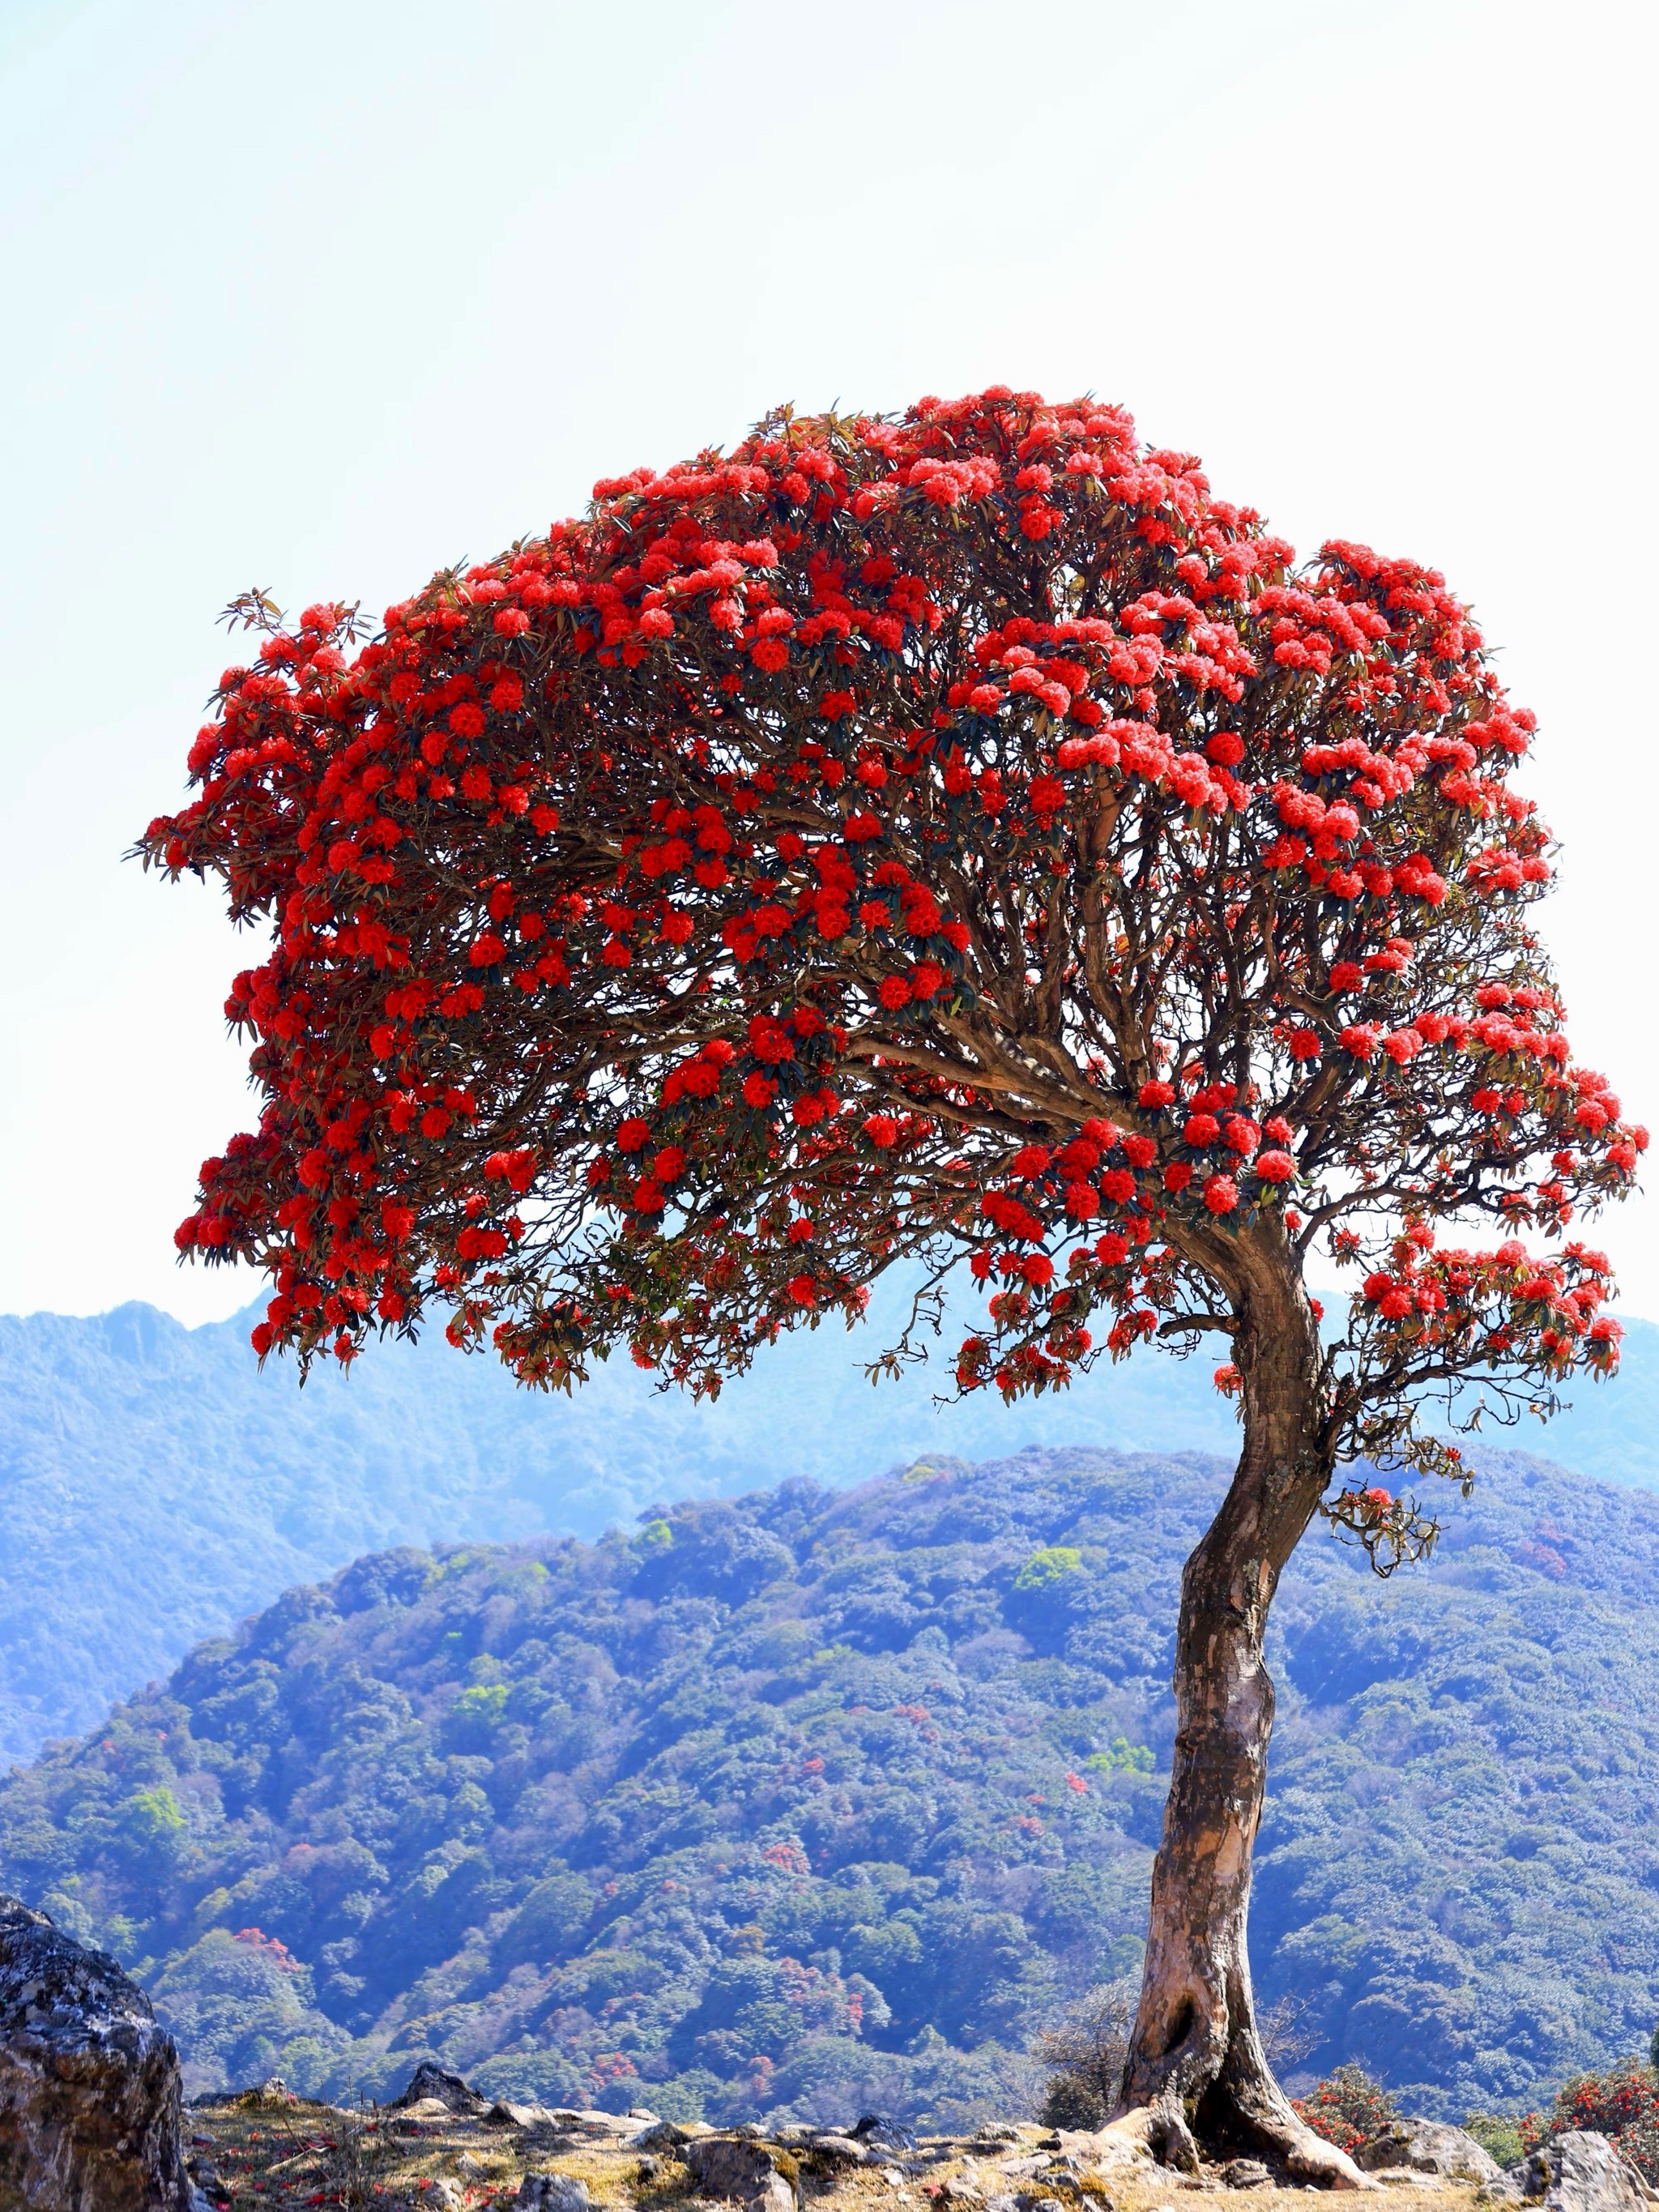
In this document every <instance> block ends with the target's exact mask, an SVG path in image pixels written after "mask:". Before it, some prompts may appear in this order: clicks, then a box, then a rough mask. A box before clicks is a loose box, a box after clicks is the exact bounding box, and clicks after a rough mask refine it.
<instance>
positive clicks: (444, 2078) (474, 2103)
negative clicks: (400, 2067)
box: [388, 2058, 489, 2117]
mask: <svg viewBox="0 0 1659 2212" xmlns="http://www.w3.org/2000/svg"><path fill="white" fill-rule="evenodd" d="M428 2097H435V2098H436V2100H437V2101H438V2102H439V2104H441V2106H443V2107H444V2109H445V2111H446V2112H461V2113H465V2114H466V2115H468V2116H469V2117H476V2115H477V2114H478V2113H480V2112H488V2111H489V2098H488V2097H481V2096H480V2095H479V2094H478V2092H477V2090H476V2089H475V2088H474V2087H472V2084H471V2082H470V2081H462V2079H461V2077H460V2075H459V2074H450V2073H447V2072H446V2071H445V2070H444V2069H443V2068H442V2067H441V2066H435V2065H434V2064H433V2063H432V2061H431V2060H430V2059H429V2058H426V2059H422V2062H421V2063H420V2064H419V2065H418V2066H417V2067H416V2069H415V2071H414V2072H413V2073H412V2074H411V2075H410V2077H409V2081H408V2083H407V2085H406V2086H405V2087H404V2093H403V2094H402V2096H400V2097H394V2098H393V2099H392V2103H391V2105H390V2106H389V2107H388V2109H389V2110H390V2111H392V2112H403V2111H404V2110H406V2109H407V2107H408V2106H410V2105H418V2104H421V2103H422V2102H423V2101H424V2100H426V2099H427V2098H428Z"/></svg>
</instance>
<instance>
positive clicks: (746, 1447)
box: [0, 1285, 1659, 1769]
mask: <svg viewBox="0 0 1659 2212" xmlns="http://www.w3.org/2000/svg"><path fill="white" fill-rule="evenodd" d="M901 1297H902V1286H898V1285H886V1286H884V1288H883V1289H882V1290H881V1291H879V1292H878V1304H877V1310H876V1311H875V1313H874V1314H873V1315H872V1324H871V1326H870V1327H869V1328H866V1329H865V1330H862V1331H860V1332H859V1333H858V1334H855V1335H853V1336H848V1335H847V1334H843V1333H842V1331H841V1329H840V1328H824V1329H822V1330H819V1331H817V1332H816V1333H806V1334H800V1335H798V1336H796V1337H793V1338H790V1339H787V1340H784V1341H783V1342H781V1343H780V1344H779V1345H778V1346H775V1348H774V1349H773V1350H772V1351H770V1352H769V1353H768V1355H767V1357H766V1358H765V1360H764V1361H763V1363H762V1364H761V1366H760V1367H759V1368H758V1369H757V1371H756V1372H755V1373H754V1374H752V1375H750V1376H746V1377H744V1378H742V1379H740V1380H738V1382H736V1383H732V1385H731V1386H729V1388H728V1389H727V1390H726V1392H725V1393H724V1394H723V1395H722V1396H721V1399H720V1402H719V1404H718V1405H716V1406H714V1407H694V1406H693V1405H691V1404H690V1401H687V1400H686V1399H684V1397H682V1396H680V1395H678V1394H675V1395H660V1394H659V1393H657V1392H656V1391H655V1390H654V1389H653V1382H652V1378H651V1377H650V1376H645V1375H641V1373H640V1372H639V1371H638V1370H635V1369H634V1368H633V1367H631V1366H628V1365H626V1364H622V1363H616V1364H612V1365H611V1366H610V1367H605V1368H601V1369H600V1370H599V1371H598V1372H597V1373H596V1375H595V1376H594V1378H593V1380H592V1382H591V1383H588V1384H587V1385H586V1387H585V1388H584V1389H582V1390H580V1391H579V1392H578V1393H577V1394H576V1395H575V1396H574V1398H573V1399H569V1400H566V1399H563V1398H552V1399H549V1398H546V1397H543V1396H541V1395H538V1394H535V1393H528V1392H524V1391H521V1390H518V1389H515V1388H514V1386H513V1383H512V1381H511V1379H510V1377H509V1376H507V1374H506V1373H505V1371H504V1370H502V1369H501V1367H500V1366H498V1365H497V1364H495V1362H494V1361H493V1360H489V1359H486V1358H476V1359H464V1358H460V1357H459V1355H458V1354H456V1353H454V1352H452V1351H451V1350H450V1349H449V1348H448V1346H446V1345H444V1344H443V1343H442V1342H441V1340H439V1341H435V1342H426V1343H422V1345H421V1346H419V1347H418V1348H415V1349H411V1348H410V1347H409V1346H403V1345H398V1344H396V1343H391V1344H386V1345H383V1346H377V1347H376V1348H375V1349H374V1352H372V1353H371V1354H370V1355H369V1356H368V1358H364V1359H362V1360H361V1361H360V1362H358V1364H357V1365H356V1369H355V1370H353V1371H352V1373H351V1374H350V1376H349V1377H348V1376H340V1375H337V1374H335V1373H332V1372H319V1373H318V1374H316V1375H315V1376H313V1378H312V1380H311V1381H310V1382H309V1383H307V1386H306V1387H305V1389H303V1390H301V1389H299V1388H298V1387H297V1385H296V1383H295V1376H294V1373H293V1370H292V1369H291V1368H289V1367H288V1366H285V1365H283V1364H278V1363H275V1362H273V1363H272V1364H270V1366H269V1367H267V1368H266V1369H265V1370H264V1372H263V1373H262V1372H261V1371H260V1370H258V1367H257V1366H256V1364H255V1363H254V1361H253V1358H252V1354H251V1353H250V1352H249V1350H248V1346H247V1333H246V1322H247V1316H241V1317H240V1318H239V1319H237V1320H235V1321H231V1322H223V1323H220V1324H216V1325H214V1326H211V1327H208V1328H197V1329H185V1328H182V1327H181V1326H180V1325H179V1323H178V1322H174V1321H173V1320H171V1319H170V1318H169V1317H168V1316H167V1315H165V1314H161V1313H159V1312H157V1311H156V1310H155V1308H154V1307H150V1306H143V1305H128V1306H122V1307H119V1308H118V1309H117V1310H115V1311H114V1312H112V1313H109V1314H106V1315H103V1316H99V1317H97V1318H95V1319H90V1320H76V1319H67V1318H64V1316H54V1315H46V1314H36V1315H33V1316H29V1317H28V1318H27V1319H18V1318H15V1317H0V1769H3V1767H4V1765H6V1763H7V1762H8V1761H9V1760H11V1759H25V1758H28V1757H30V1756H32V1755H33V1753H34V1752H35V1750H36V1749H38V1747H40V1744H41V1742H42V1741H45V1740H46V1738H47V1737H50V1736H52V1735H60V1734H63V1733H65V1732H67V1731H70V1730H75V1729H86V1728H89V1727H91V1726H93V1725H94V1723H95V1722H96V1721H97V1720H98V1718H99V1717H100V1715H101V1714H102V1713H103V1712H104V1711H106V1709H107V1707H108V1705H110V1703H111V1702H112V1700H113V1699H116V1698H118V1697H120V1696H123V1695H125V1694H126V1693H127V1692H129V1691H131V1689H132V1688H133V1687H135V1686H137V1685H138V1684H140V1683H142V1682H143V1681H145V1680H149V1679H150V1678H153V1677H155V1676H159V1675H161V1674H165V1673H166V1672H167V1669H168V1668H171V1667H173V1666H174V1665H176V1663H177V1662H178V1661H179V1659H180V1658H181V1657H182V1656H183V1655H184V1653H185V1651H186V1650H189V1648H190V1646H191V1644H193V1643H195V1642H196V1641H197V1638H200V1637H202V1636H204V1635H207V1634H210V1633H214V1632H218V1631H221V1630H222V1629H224V1628H226V1627H228V1626H230V1625H231V1624H232V1623H233V1622H234V1621H235V1620H238V1619H240V1617H241V1616H242V1615H243V1614H245V1613H249V1612H252V1611H254V1610H257V1609H258V1607H262V1606H264V1605H266V1604H268V1603H270V1601H271V1600H272V1599H273V1598H274V1597H275V1596H276V1595H277V1594H278V1593H279V1592H280V1591H281V1590H283V1589H285V1588H287V1587H288V1586H289V1585H290V1584H293V1583H299V1582H307V1581H312V1580H314V1579H316V1578H318V1577H323V1576H326V1575H329V1574H331V1573H332V1572H334V1571H335V1570H336V1569H337V1568H338V1567H340V1566H342V1565H344V1564H345V1563H346V1562H347V1561H348V1560H349V1559H353V1558H355V1557H356V1556H357V1555H358V1554H360V1553H363V1552H366V1551H369V1550H373V1549H376V1548H379V1547H385V1546H387V1545H396V1544H402V1543H412V1544H416V1545H423V1544H426V1543H428V1542H431V1541H454V1540H458V1539H465V1540H471V1539H489V1540H495V1541H503V1540H511V1539H514V1538H520V1537H526V1536H529V1535H532V1534H535V1533H537V1532H538V1531H541V1530H546V1529H551V1530H554V1531H556V1532H558V1533H562V1534H575V1535H580V1536H586V1537H594V1536H597V1535H599V1534H600V1532H601V1531H602V1530H603V1529H604V1528H605V1526H606V1525H607V1523H609V1522H612V1521H619V1522H624V1523H626V1522H631V1521H632V1519H633V1517H634V1516H635V1513H637V1511H638V1510H640V1508H641V1506H643V1505H644V1504H647V1502H648V1501H649V1500H651V1499H653V1498H658V1499H660V1498H681V1497H685V1496H688V1495H692V1494H704V1495H707V1494H708V1493H710V1492H727V1493H729V1492H734V1491H740V1490H744V1489H749V1488H753V1487H755V1486H757V1485H760V1484H764V1483H775V1482H777V1481H780V1480H785V1479H787V1478H788V1477H791V1476H797V1475H799V1476H808V1477H811V1479H813V1480H817V1481H820V1482H827V1483H830V1484H841V1483H847V1482H851V1481H854V1480H858V1479H860V1477H863V1476H866V1475H867V1474H871V1473H872V1472H873V1471H875V1470H878V1469H879V1468H884V1467H891V1466H896V1465H901V1464H904V1463H907V1462H909V1461H911V1460H913V1459H915V1457H916V1456H917V1455H921V1454H925V1453H934V1454H937V1453H939V1452H951V1453H955V1454H957V1455H963V1456H966V1457H969V1458H975V1459H978V1458H987V1457H992V1456H997V1457H1001V1456H1006V1455H1007V1454H1009V1453H1010V1452H1012V1451H1016V1450H1019V1449H1024V1448H1025V1447H1027V1446H1031V1445H1046V1446H1058V1445H1072V1446H1087V1447H1091V1448H1096V1447H1109V1448H1115V1449H1120V1450H1122V1449H1129V1450H1142V1451H1170V1450H1176V1451H1178V1450H1183V1449H1184V1450H1210V1451H1215V1452H1218V1453H1220V1454H1223V1455H1225V1454H1227V1453H1229V1452H1231V1450H1232V1449H1234V1443H1235V1439H1236V1437H1237V1430H1236V1427H1235V1425H1234V1421H1233V1416H1232V1413H1231V1409H1230V1408H1229V1407H1228V1406H1227V1405H1226V1404H1225V1402H1224V1401H1221V1400H1220V1399H1219V1398H1218V1396H1217V1395H1216V1394H1215V1392H1214V1390H1213V1389H1212V1387H1211V1383H1210V1369H1211V1364H1212V1363H1209V1362H1206V1361H1203V1360H1194V1361H1190V1362H1187V1363H1184V1364H1183V1363H1179V1362H1176V1361H1172V1360H1170V1359H1167V1358H1158V1357H1156V1356H1153V1355H1150V1354H1149V1355H1146V1356H1143V1357H1139V1358H1135V1359H1134V1360H1132V1361H1131V1362H1129V1363H1128V1364H1127V1365H1126V1366H1121V1367H1112V1368H1103V1369H1101V1370H1097V1372H1096V1373H1095V1374H1094V1375H1092V1376H1089V1377H1088V1378H1086V1380H1085V1381H1084V1382H1082V1383H1079V1385H1078V1386H1077V1387H1076V1388H1075V1389H1073V1390H1071V1391H1069V1392H1065V1393H1061V1394H1060V1395H1056V1396H1055V1397H1054V1398H1052V1399H1049V1400H1047V1401H1042V1402H1040V1403H1035V1404H1033V1403H1027V1404H1024V1405H1021V1406H1018V1407H1013V1408H1012V1409H1011V1408H1008V1407H1004V1406H1003V1405H1002V1404H1001V1403H1000V1401H998V1400H996V1399H995V1397H994V1394H991V1393H987V1394H985V1395H984V1396H983V1397H982V1398H981V1399H980V1400H978V1401H970V1402H969V1403H967V1404H963V1405H958V1406H951V1407H944V1408H940V1407H938V1406H936V1405H935V1404H934V1402H933V1392H934V1391H935V1390H936V1389H939V1388H941V1387H942V1386H943V1377H942V1375H941V1373H940V1372H939V1370H933V1369H929V1370H922V1371H921V1372H913V1373H911V1374H908V1375H907V1376H905V1377H904V1378H903V1380H902V1382H900V1383H897V1384H886V1383H884V1384H883V1385H882V1386H881V1387H880V1388H879V1389H873V1390H872V1389H871V1388H870V1387H869V1386H868V1384H867V1383H866V1381H865V1379H864V1376H863V1372H862V1370H861V1367H860V1360H861V1359H863V1358H867V1357H869V1356H871V1354H872V1352H874V1351H875V1350H876V1349H878V1346H879V1344H880V1343H882V1342H884V1341H886V1338H885V1336H884V1334H883V1330H884V1328H885V1327H886V1325H887V1323H888V1322H890V1321H891V1320H892V1318H893V1314H894V1310H895V1309H896V1305H897V1304H898V1302H899V1301H900V1299H901ZM947 1341H950V1339H948V1338H947ZM1656 1401H1659V1329H1656V1328H1653V1327H1652V1326H1651V1325H1650V1324H1648V1323H1645V1322H1632V1323H1631V1324H1630V1325H1629V1334H1628V1336H1627V1338H1626V1360H1625V1370H1624V1372H1623V1374H1622V1375H1621V1376H1620V1377H1619V1379H1618V1380H1617V1381H1615V1382H1614V1383H1612V1384H1610V1385H1608V1386H1606V1387H1604V1388H1600V1389H1596V1388H1592V1387H1590V1386H1589V1385H1584V1386H1583V1387H1582V1388H1580V1389H1578V1390H1577V1394H1576V1402H1575V1404H1574V1406H1573V1408H1572V1410H1571V1412H1570V1413H1565V1414H1563V1415H1562V1416H1560V1417H1559V1419H1557V1420H1556V1421H1555V1422H1554V1423H1553V1424H1552V1425H1551V1427H1550V1428H1549V1429H1548V1431H1544V1430H1541V1429H1538V1428H1536V1427H1534V1426H1533V1425H1528V1429H1527V1430H1526V1431H1522V1433H1521V1436H1520V1438H1519V1439H1518V1440H1520V1441H1523V1442H1526V1443H1528V1444H1530V1445H1531V1446H1532V1447H1533V1448H1534V1449H1546V1448H1547V1449H1548V1450H1549V1452H1550V1453H1551V1455H1552V1456H1553V1458H1555V1459H1556V1460H1558V1461H1559V1462H1563V1463H1565V1464H1567V1465H1570V1466H1573V1467H1576V1468H1581V1469H1582V1470H1583V1471H1584V1472H1585V1473H1588V1474H1600V1475H1602V1476H1604V1477H1607V1479H1609V1480H1620V1481H1629V1482H1633V1483H1642V1484H1647V1485H1649V1486H1656V1485H1659V1403H1656Z"/></svg>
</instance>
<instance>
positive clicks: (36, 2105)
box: [0, 1896, 201, 2212]
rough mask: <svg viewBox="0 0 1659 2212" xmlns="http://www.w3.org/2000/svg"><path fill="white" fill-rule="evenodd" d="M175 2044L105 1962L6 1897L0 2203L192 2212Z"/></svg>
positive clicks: (0, 1991)
mask: <svg viewBox="0 0 1659 2212" xmlns="http://www.w3.org/2000/svg"><path fill="white" fill-rule="evenodd" d="M183 2108H184V2095H183V2087H182V2084H181V2081H180V2078H179V2053H178V2051H176V2050H175V2049H174V2047H173V2039H172V2037H171V2036H170V2035H168V2034H167V2033H166V2031H165V2030H164V2029H162V2028H161V2027H157V2026H156V2023H155V2014H154V2012H153V2011H152V2010H151V2009H150V2002H149V1998H148V1997H147V1996H145V1995H144V1993H143V1990H141V1989H140V1988H139V1987H138V1986H137V1984H136V1983H134V1982H131V1981H129V1980H128V1978H127V1977H126V1976H125V1974H124V1973H123V1972H122V1971H121V1969H120V1967H119V1966H118V1964H117V1963H116V1961H115V1960H113V1959H112V1958H111V1957H110V1956H109V1954H107V1952H104V1951H90V1950H88V1949H86V1948H84V1947H83V1946H82V1944H79V1943H77V1942H75V1940H74V1938H73V1937H72V1936H65V1935H64V1933H63V1932H62V1930H61V1929H58V1928H55V1927H54V1926H53V1925H52V1922H51V1921H50V1920H48V1919H47V1917H46V1914H45V1913H44V1912H31V1911H29V1909H28V1907H27V1905H23V1904H21V1903H20V1902H19V1901H18V1899H16V1898H15V1897H3V1896H0V2204H15V2205H17V2206H19V2207H20V2208H21V2207H27V2212H191V2208H192V2206H194V2205H197V2204H199V2203H200V2202H201V2200H200V2199H199V2198H198V2197H197V2196H196V2192H195V2191H194V2190H193V2189H192V2187H191V2182H190V2179H189V2177H188V2176H187V2175H186V2173H185V2160H184V2142H183V2124H182V2120H183Z"/></svg>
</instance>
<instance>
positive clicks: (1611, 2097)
mask: <svg viewBox="0 0 1659 2212" xmlns="http://www.w3.org/2000/svg"><path fill="white" fill-rule="evenodd" d="M1579 2128H1583V2129H1586V2130H1589V2132H1590V2133H1592V2134H1594V2135H1598V2136H1609V2137H1611V2139H1612V2140H1613V2142H1616V2143H1617V2144H1618V2146H1619V2148H1620V2152H1621V2154H1623V2155H1624V2156H1625V2157H1626V2158H1627V2159H1628V2160H1630V2162H1631V2164H1632V2166H1635V2167H1636V2168H1637V2169H1638V2172H1641V2173H1642V2174H1644V2176H1645V2177H1646V2179H1648V2180H1649V2181H1650V2182H1653V2183H1656V2184H1659V2079H1656V2077H1655V2074H1654V2069H1652V2068H1651V2067H1650V2066H1648V2065H1645V2064H1644V2063H1643V2062H1642V2060H1641V2059H1639V2058H1626V2059H1621V2060H1620V2063H1619V2064H1618V2065H1617V2066H1612V2067H1609V2068H1608V2069H1607V2072H1606V2073H1605V2074H1575V2075H1573V2076H1572V2078H1571V2081H1564V2082H1563V2083H1562V2085H1561V2087H1559V2089H1558V2090H1557V2091H1556V2093H1555V2102H1554V2104H1553V2105H1552V2106H1551V2107H1550V2109H1549V2111H1548V2112H1547V2113H1546V2114H1545V2115H1543V2116H1542V2117H1540V2115H1539V2114H1538V2113H1536V2112H1528V2114H1527V2117H1526V2118H1525V2119H1524V2120H1522V2123H1521V2142H1522V2151H1523V2153H1524V2152H1527V2151H1533V2150H1536V2149H1537V2148H1538V2146H1539V2144H1540V2143H1545V2142H1553V2140H1554V2138H1555V2137H1556V2136H1565V2135H1569V2134H1571V2132H1572V2131H1573V2130H1575V2129H1579Z"/></svg>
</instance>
